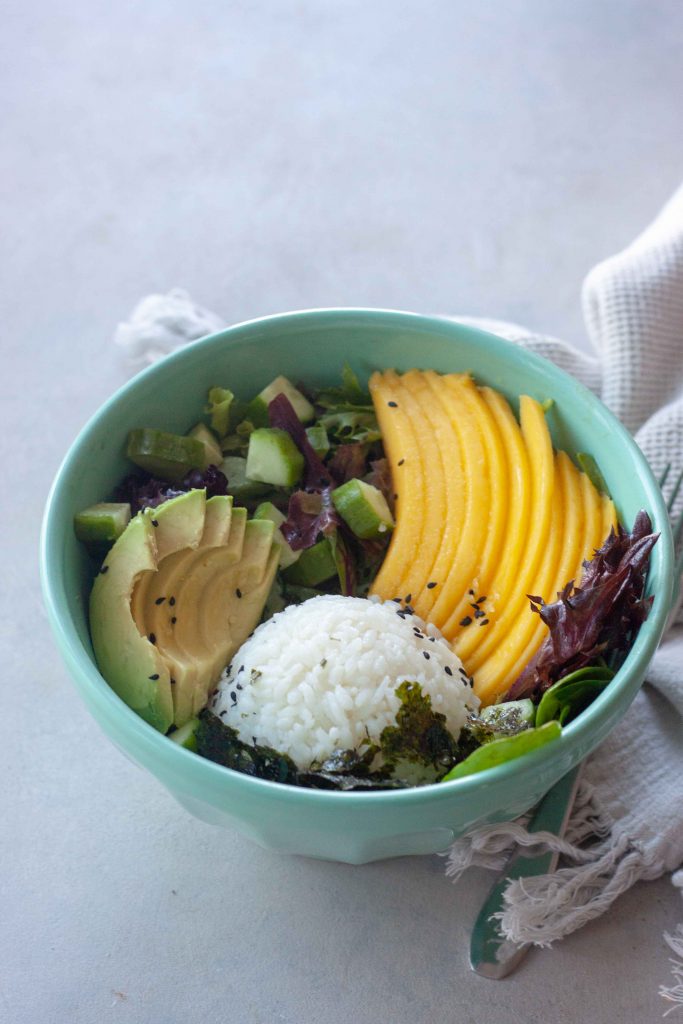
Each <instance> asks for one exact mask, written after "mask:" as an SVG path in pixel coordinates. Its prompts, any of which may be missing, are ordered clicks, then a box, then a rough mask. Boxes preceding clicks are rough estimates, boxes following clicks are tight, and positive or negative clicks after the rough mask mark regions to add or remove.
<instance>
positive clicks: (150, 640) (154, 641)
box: [147, 633, 157, 644]
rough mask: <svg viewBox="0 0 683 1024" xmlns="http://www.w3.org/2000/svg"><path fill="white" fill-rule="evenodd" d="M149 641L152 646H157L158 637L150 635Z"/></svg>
mask: <svg viewBox="0 0 683 1024" xmlns="http://www.w3.org/2000/svg"><path fill="white" fill-rule="evenodd" d="M147 639H148V640H149V642H150V643H151V644H155V643H156V642H157V638H156V635H155V634H154V633H150V634H149V636H148V637H147Z"/></svg>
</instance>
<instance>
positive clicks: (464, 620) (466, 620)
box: [460, 615, 472, 626]
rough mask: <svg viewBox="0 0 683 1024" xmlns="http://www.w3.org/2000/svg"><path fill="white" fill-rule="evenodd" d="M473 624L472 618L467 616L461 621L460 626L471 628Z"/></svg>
mask: <svg viewBox="0 0 683 1024" xmlns="http://www.w3.org/2000/svg"><path fill="white" fill-rule="evenodd" d="M471 622H472V619H471V618H470V616H469V615H466V616H465V618H464V619H461V620H460V625H461V626H469V625H470V623H471Z"/></svg>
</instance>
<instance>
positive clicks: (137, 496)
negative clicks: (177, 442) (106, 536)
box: [114, 466, 228, 515]
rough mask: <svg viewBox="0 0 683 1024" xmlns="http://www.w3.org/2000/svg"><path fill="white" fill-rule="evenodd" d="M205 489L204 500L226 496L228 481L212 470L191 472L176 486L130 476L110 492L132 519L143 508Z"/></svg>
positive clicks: (216, 470) (218, 472)
mask: <svg viewBox="0 0 683 1024" xmlns="http://www.w3.org/2000/svg"><path fill="white" fill-rule="evenodd" d="M204 487H205V488H206V496H207V498H212V497H214V496H215V495H217V494H227V493H228V480H227V477H226V476H225V474H224V473H222V472H221V471H220V469H218V468H217V467H216V466H208V467H207V468H206V469H205V470H201V469H193V470H191V471H190V472H189V473H188V474H187V476H185V477H184V478H183V480H182V481H181V482H180V483H169V481H168V480H159V479H158V478H157V477H154V476H138V475H136V474H135V473H130V474H129V475H128V476H126V477H124V479H123V480H122V481H121V483H120V484H119V485H118V487H117V488H116V490H115V491H114V501H122V502H126V501H127V502H128V503H129V505H130V510H131V513H132V515H135V514H136V513H137V512H140V511H141V510H142V509H143V508H156V507H157V506H158V505H163V503H164V502H165V501H168V500H169V499H170V498H177V497H178V496H179V495H181V494H185V493H186V492H187V491H192V490H195V489H201V488H204Z"/></svg>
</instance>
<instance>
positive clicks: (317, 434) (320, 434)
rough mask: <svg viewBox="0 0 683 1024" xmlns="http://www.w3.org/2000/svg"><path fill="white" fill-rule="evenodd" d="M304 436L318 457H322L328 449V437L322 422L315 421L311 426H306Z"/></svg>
mask: <svg viewBox="0 0 683 1024" xmlns="http://www.w3.org/2000/svg"><path fill="white" fill-rule="evenodd" d="M306 437H307V438H308V443H309V444H310V446H311V448H312V449H313V451H314V452H315V454H316V455H317V456H318V458H320V459H324V458H325V456H326V455H327V453H328V452H329V450H330V439H329V437H328V436H327V431H326V430H325V428H324V426H323V425H322V423H315V424H314V425H313V426H312V427H306Z"/></svg>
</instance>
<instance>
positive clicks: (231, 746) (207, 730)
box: [195, 708, 298, 785]
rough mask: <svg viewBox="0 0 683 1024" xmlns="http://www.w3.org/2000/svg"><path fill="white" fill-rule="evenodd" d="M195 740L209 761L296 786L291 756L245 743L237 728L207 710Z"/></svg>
mask: <svg viewBox="0 0 683 1024" xmlns="http://www.w3.org/2000/svg"><path fill="white" fill-rule="evenodd" d="M195 740H196V742H197V753H198V754H200V755H201V756H202V757H206V758H208V760H209V761H216V763H217V764H222V765H224V766H225V767H226V768H233V769H234V770H235V771H236V772H243V774H245V775H255V776H257V778H259V779H268V780H270V781H271V782H289V783H291V784H293V785H296V780H297V775H298V772H297V768H296V765H295V764H294V762H293V761H292V759H291V758H290V757H287V755H286V754H280V753H279V752H278V751H277V750H273V749H272V747H264V746H261V745H260V744H257V743H254V744H253V745H251V744H248V743H244V742H243V741H242V740H241V739H240V738H239V736H238V735H237V732H236V730H235V729H233V728H232V727H231V726H229V725H226V724H225V723H224V722H222V721H221V720H220V718H219V717H218V715H214V713H213V711H210V710H209V709H208V708H205V709H204V710H203V711H202V712H201V713H200V715H199V725H198V726H197V728H196V730H195Z"/></svg>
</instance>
